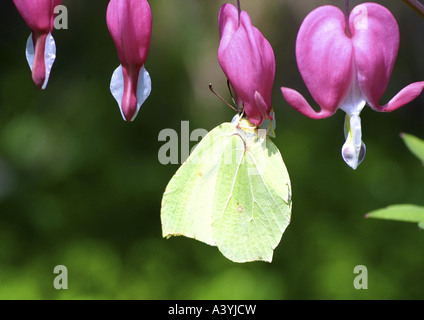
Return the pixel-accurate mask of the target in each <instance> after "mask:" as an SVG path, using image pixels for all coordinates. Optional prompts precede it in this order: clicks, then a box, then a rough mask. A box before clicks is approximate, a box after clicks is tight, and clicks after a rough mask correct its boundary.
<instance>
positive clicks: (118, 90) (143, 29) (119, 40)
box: [106, 0, 152, 122]
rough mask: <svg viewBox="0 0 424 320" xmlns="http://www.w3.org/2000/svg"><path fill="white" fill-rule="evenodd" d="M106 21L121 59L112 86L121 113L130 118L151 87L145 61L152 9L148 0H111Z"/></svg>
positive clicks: (148, 44) (150, 30)
mask: <svg viewBox="0 0 424 320" xmlns="http://www.w3.org/2000/svg"><path fill="white" fill-rule="evenodd" d="M106 21H107V26H108V29H109V32H110V34H111V36H112V39H113V41H114V43H115V46H116V49H117V51H118V57H119V60H120V62H121V65H120V66H119V67H118V68H117V69H116V70H115V72H114V73H113V75H112V79H111V83H110V90H111V92H112V95H113V96H114V97H115V99H116V101H117V102H118V105H119V108H120V110H121V114H122V117H123V118H124V120H126V121H128V122H130V121H132V120H134V119H135V117H136V116H137V113H138V111H139V110H140V107H141V105H142V104H143V102H144V101H145V100H146V99H147V97H148V96H149V94H150V91H151V80H150V76H149V73H148V72H147V71H146V69H145V68H144V63H145V62H146V59H147V55H148V52H149V46H150V38H151V34H152V12H151V9H150V5H149V3H148V2H147V0H111V1H110V2H109V5H108V8H107V15H106Z"/></svg>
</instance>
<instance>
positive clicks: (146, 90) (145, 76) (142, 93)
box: [110, 65, 152, 121]
mask: <svg viewBox="0 0 424 320" xmlns="http://www.w3.org/2000/svg"><path fill="white" fill-rule="evenodd" d="M151 90H152V81H151V79H150V75H149V73H148V72H147V70H146V68H144V66H142V67H141V69H140V73H139V75H138V81H137V111H136V112H135V114H134V117H133V118H132V119H131V121H132V120H134V119H135V117H136V116H137V114H138V111H139V110H140V107H141V105H142V104H143V103H144V101H146V99H147V97H148V96H149V95H150V92H151ZM110 92H111V93H112V95H113V97H114V98H115V100H116V102H118V106H119V110H120V111H121V115H122V118H123V119H124V120H126V119H125V115H124V112H123V111H122V106H121V102H122V96H123V95H124V75H123V73H122V65H119V67H118V68H116V69H115V71H114V72H113V74H112V78H111V80H110Z"/></svg>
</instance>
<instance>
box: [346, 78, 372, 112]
mask: <svg viewBox="0 0 424 320" xmlns="http://www.w3.org/2000/svg"><path fill="white" fill-rule="evenodd" d="M366 103H367V101H366V100H365V97H364V96H363V94H362V92H361V89H360V88H359V83H358V80H357V76H356V72H354V76H353V79H352V83H351V85H350V88H349V91H348V93H347V94H346V96H345V97H344V98H343V100H342V101H341V102H340V109H342V110H343V111H344V112H346V114H348V115H350V116H351V115H354V114H358V115H359V114H360V113H361V111H362V109H363V108H364V107H365V104H366Z"/></svg>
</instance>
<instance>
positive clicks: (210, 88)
mask: <svg viewBox="0 0 424 320" xmlns="http://www.w3.org/2000/svg"><path fill="white" fill-rule="evenodd" d="M209 90H210V91H211V92H212V93H213V94H214V95H216V96H217V97H218V98H219V99H221V101H222V102H224V103H225V104H226V105H227V106H229V107H230V108H231V109H233V110H234V111H235V112H238V111H237V109H236V108H234V107H233V106H232V105H231V104H229V103H228V102H227V101H225V99H224V98H223V97H221V96H220V95H219V94H218V93H217V92H216V91H215V90H214V89H213V87H212V83H209Z"/></svg>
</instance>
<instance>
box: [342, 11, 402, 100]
mask: <svg viewBox="0 0 424 320" xmlns="http://www.w3.org/2000/svg"><path fill="white" fill-rule="evenodd" d="M349 26H350V30H351V33H352V41H353V44H354V47H355V61H356V66H357V72H358V82H359V86H360V89H361V91H362V93H363V94H364V95H365V97H366V98H367V101H368V103H369V104H370V105H371V106H373V107H376V108H377V106H378V104H379V101H380V99H381V97H382V96H383V94H384V92H385V90H386V88H387V85H388V83H389V80H390V76H391V73H392V70H393V66H394V64H395V61H396V57H397V53H398V49H399V28H398V25H397V22H396V20H395V18H394V17H393V15H392V14H391V13H390V11H389V10H388V9H386V8H385V7H383V6H381V5H379V4H376V3H365V4H361V5H358V6H356V7H355V8H354V9H353V10H352V12H351V14H350V17H349Z"/></svg>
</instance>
